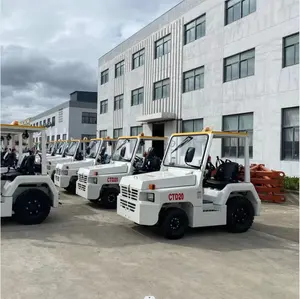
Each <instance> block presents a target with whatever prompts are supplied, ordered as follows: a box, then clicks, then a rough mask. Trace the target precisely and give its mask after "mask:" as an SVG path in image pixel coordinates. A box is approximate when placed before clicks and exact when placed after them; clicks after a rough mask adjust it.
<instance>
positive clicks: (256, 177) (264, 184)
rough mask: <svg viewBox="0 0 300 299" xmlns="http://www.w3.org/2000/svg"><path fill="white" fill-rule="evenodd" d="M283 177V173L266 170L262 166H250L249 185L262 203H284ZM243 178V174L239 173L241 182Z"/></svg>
mask: <svg viewBox="0 0 300 299" xmlns="http://www.w3.org/2000/svg"><path fill="white" fill-rule="evenodd" d="M284 176H285V174H284V172H282V171H276V170H271V169H268V168H266V167H265V165H263V164H253V165H251V166H250V180H251V183H252V184H253V185H254V187H255V189H256V191H257V193H258V195H259V197H260V199H261V200H262V201H269V202H277V203H282V202H285V196H284ZM243 177H244V173H243V171H241V174H240V178H241V179H242V180H243Z"/></svg>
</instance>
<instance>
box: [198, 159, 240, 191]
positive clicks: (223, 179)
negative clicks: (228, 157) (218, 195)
mask: <svg viewBox="0 0 300 299" xmlns="http://www.w3.org/2000/svg"><path fill="white" fill-rule="evenodd" d="M238 174H239V164H238V163H235V162H225V163H223V164H221V165H220V166H219V167H218V169H217V173H216V175H215V177H214V179H208V180H206V181H205V185H204V186H205V187H210V188H214V189H218V190H222V189H223V188H224V187H225V186H226V185H227V184H230V183H237V182H238Z"/></svg>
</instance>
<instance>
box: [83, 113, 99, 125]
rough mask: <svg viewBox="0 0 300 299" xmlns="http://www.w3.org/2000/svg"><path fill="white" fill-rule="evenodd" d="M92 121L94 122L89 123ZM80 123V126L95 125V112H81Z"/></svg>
mask: <svg viewBox="0 0 300 299" xmlns="http://www.w3.org/2000/svg"><path fill="white" fill-rule="evenodd" d="M92 119H93V120H94V122H92V121H91V120H92ZM81 123H82V124H90V125H95V124H97V112H86V111H82V112H81Z"/></svg>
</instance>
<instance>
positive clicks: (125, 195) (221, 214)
mask: <svg viewBox="0 0 300 299" xmlns="http://www.w3.org/2000/svg"><path fill="white" fill-rule="evenodd" d="M228 138H229V139H230V140H232V138H235V139H237V138H239V139H241V144H243V145H244V153H243V154H244V166H245V167H244V179H243V180H242V181H240V180H239V169H240V168H239V167H240V165H239V164H238V163H236V162H233V161H231V160H228V159H226V160H221V159H219V158H218V159H217V161H218V164H217V165H216V167H215V166H214V165H213V164H212V163H211V159H210V156H209V153H210V151H211V150H212V145H213V143H215V142H216V146H220V145H221V143H220V141H223V142H225V141H226V139H227V141H228ZM215 149H216V148H215ZM120 188H121V192H120V194H119V196H118V203H117V213H118V214H119V215H120V216H122V217H125V218H127V219H128V220H131V221H132V222H135V223H136V224H138V225H144V226H157V227H158V229H159V231H160V232H161V233H162V235H163V236H164V237H165V238H168V239H179V238H181V237H183V236H184V233H185V231H186V228H187V227H188V226H189V227H192V228H194V227H206V226H219V225H220V226H222V225H225V226H227V229H228V230H229V231H230V232H233V233H242V232H246V231H247V230H248V229H249V228H250V227H251V225H252V223H253V220H254V216H258V215H259V213H260V206H261V201H260V198H259V197H258V194H257V192H256V190H255V188H254V186H253V184H252V183H251V182H250V166H249V140H248V136H247V133H236V132H216V131H212V130H211V129H210V128H205V129H204V130H203V131H202V132H196V133H178V134H173V135H172V136H171V138H170V141H169V144H168V147H167V150H166V153H165V155H164V159H163V163H162V166H161V169H160V171H158V172H153V173H149V174H140V175H135V176H126V177H123V178H122V180H121V182H120Z"/></svg>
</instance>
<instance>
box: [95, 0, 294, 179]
mask: <svg viewBox="0 0 300 299" xmlns="http://www.w3.org/2000/svg"><path fill="white" fill-rule="evenodd" d="M224 3H225V1H224V0H209V1H208V0H206V1H195V0H186V1H183V2H182V3H180V4H179V5H178V6H176V7H175V8H174V9H173V10H171V11H169V12H167V13H166V14H164V15H163V16H162V17H161V18H159V19H158V20H156V21H154V22H153V23H151V24H150V25H149V26H147V27H146V28H144V29H142V30H141V31H139V32H138V33H137V34H135V35H134V36H133V37H132V38H129V39H128V40H127V41H125V42H124V43H122V44H121V45H120V46H118V47H116V48H115V49H113V50H112V51H111V52H109V53H108V54H107V55H104V56H103V57H101V58H100V59H99V75H100V73H101V71H103V70H105V69H107V68H109V82H108V83H106V84H104V85H100V84H99V86H98V101H99V102H100V101H101V100H104V99H108V113H107V114H102V115H99V119H98V124H97V129H98V130H104V129H107V130H108V134H109V135H112V130H113V128H119V127H120V126H122V127H123V134H124V135H125V134H128V133H129V132H130V126H136V125H139V123H138V122H137V121H136V118H137V117H138V116H141V115H150V114H153V113H157V112H172V113H175V115H176V119H177V120H179V121H181V120H187V119H195V118H203V121H204V126H212V127H213V128H214V129H215V130H221V129H222V116H223V115H229V114H240V113H246V112H253V115H254V116H253V117H254V124H253V131H254V133H253V159H252V160H251V162H252V163H265V164H266V165H267V166H268V167H271V168H273V169H280V170H283V171H285V172H286V173H287V174H288V175H299V162H297V161H281V159H280V150H281V109H282V108H286V107H293V106H299V65H294V66H290V67H287V68H282V39H283V37H285V36H288V35H290V34H293V33H296V32H299V1H298V0H257V5H256V6H257V8H256V11H255V12H254V13H251V14H250V15H248V16H246V17H244V18H242V19H240V20H238V21H236V22H233V23H231V24H229V25H227V26H224ZM204 13H205V14H206V35H205V36H204V37H202V38H200V39H198V40H196V41H194V42H191V43H189V44H187V45H183V28H184V24H186V23H188V22H189V21H191V20H193V19H195V18H197V17H199V16H200V15H202V14H204ZM151 30H152V31H151ZM167 34H171V36H172V38H171V44H172V50H171V53H169V54H167V55H165V56H163V57H161V58H158V59H154V42H155V41H156V40H158V39H159V38H161V37H163V36H165V35H167ZM142 48H145V65H144V66H142V67H139V68H137V69H135V70H132V66H131V64H132V54H133V53H135V52H136V51H138V50H140V49H142ZM251 48H255V75H254V76H250V77H247V78H243V79H239V80H234V81H231V82H226V83H223V59H224V58H225V57H228V56H230V55H233V54H236V53H239V52H242V51H245V50H249V49H251ZM123 59H124V60H125V74H124V75H123V76H122V77H120V78H117V79H114V66H115V64H116V63H118V62H119V61H121V60H123ZM203 65H204V67H205V73H204V88H203V89H201V90H196V91H192V92H188V93H184V94H182V90H181V89H182V88H181V87H182V74H183V72H185V71H187V70H190V69H193V68H196V67H200V66H203ZM168 77H169V78H170V81H171V87H170V97H169V98H167V99H161V100H156V101H153V100H152V98H153V83H154V82H156V81H158V80H161V79H164V78H168ZM139 87H144V92H145V94H144V103H143V104H141V105H138V106H133V107H132V106H131V105H130V102H131V91H132V90H133V89H136V88H139ZM121 93H124V108H123V109H122V110H119V111H113V99H114V96H116V95H118V94H121ZM98 112H99V107H98ZM178 127H179V128H180V126H178V124H177V121H171V122H166V125H165V135H169V134H171V133H173V132H175V131H176V130H177V128H178ZM144 131H145V133H147V134H150V133H151V124H149V125H146V124H144ZM220 150H221V147H220V145H218V146H217V147H215V148H214V150H213V153H214V155H220Z"/></svg>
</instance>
